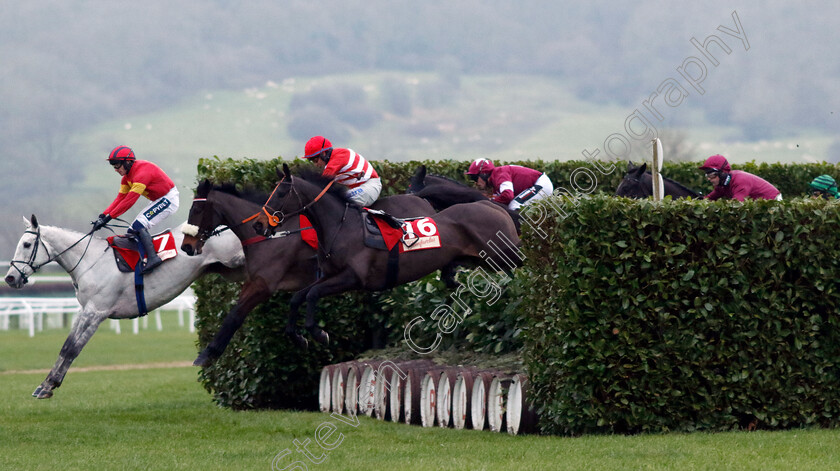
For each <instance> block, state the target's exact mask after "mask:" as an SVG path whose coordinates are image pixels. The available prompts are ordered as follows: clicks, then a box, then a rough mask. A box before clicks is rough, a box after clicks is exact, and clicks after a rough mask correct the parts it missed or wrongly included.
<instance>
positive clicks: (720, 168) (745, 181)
mask: <svg viewBox="0 0 840 471" xmlns="http://www.w3.org/2000/svg"><path fill="white" fill-rule="evenodd" d="M699 168H700V170H704V171H705V172H706V178H708V179H709V182H711V184H712V185H713V186H714V189H713V190H712V192H711V193H709V194H708V195H706V196H705V197H704V198H705V199H709V200H717V199H720V198H728V199H735V200H738V201H744V200H745V199H747V198H750V199H756V200H757V199H764V200H781V199H782V194H781V193H780V192H779V190H778V189H776V187H775V186H773V185H771V184H770V183H769V182H768V181H767V180H765V179H763V178H761V177H759V176H756V175H753V174H751V173H749V172H744V171H742V170H732V168H731V167H730V166H729V162H727V161H726V157H724V156H722V155H713V156H711V157H709V158H708V159H706V161H705V162H703V165H701V166H700V167H699Z"/></svg>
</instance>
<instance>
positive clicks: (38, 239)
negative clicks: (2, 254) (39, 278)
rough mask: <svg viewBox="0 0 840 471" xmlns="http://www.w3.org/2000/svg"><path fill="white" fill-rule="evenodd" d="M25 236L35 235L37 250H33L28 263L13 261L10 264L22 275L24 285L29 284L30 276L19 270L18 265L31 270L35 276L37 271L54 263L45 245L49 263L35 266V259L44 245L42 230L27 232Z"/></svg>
mask: <svg viewBox="0 0 840 471" xmlns="http://www.w3.org/2000/svg"><path fill="white" fill-rule="evenodd" d="M25 234H35V248H34V249H32V252H31V253H30V254H29V260H26V261H24V260H12V261H11V262H9V265H10V266H11V267H12V268H14V269H15V270H17V271H18V273H20V277H21V279H22V280H23V282H24V283H28V282H29V275H27V274H26V273H24V272H23V270H22V269H21V268H18V265H23V266H24V267H29V268H31V269H32V273H33V274H34V273H35V271H37V270H38V269H39V268H41V267H42V266H44V265H46V264H47V263H50V262H51V261H52V258H51V257H50V256H49V254H50V251H49V249H47V246H46V245H44V250H45V251H46V252H47V261H46V262H45V263H42V264H40V265H38V266H35V257H37V256H38V248H39V247H40V246H41V245H42V242H41V231H40V230H37V231H33V230H27V231H26V232H25Z"/></svg>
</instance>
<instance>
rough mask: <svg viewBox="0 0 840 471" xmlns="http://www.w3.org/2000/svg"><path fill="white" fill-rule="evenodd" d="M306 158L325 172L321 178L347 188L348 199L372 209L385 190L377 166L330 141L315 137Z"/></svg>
mask: <svg viewBox="0 0 840 471" xmlns="http://www.w3.org/2000/svg"><path fill="white" fill-rule="evenodd" d="M303 157H304V158H305V159H308V160H309V161H310V162H313V163H314V164H315V165H317V166H318V167H320V168H322V169H324V170H323V172H322V173H321V175H323V176H324V177H327V178H332V179H333V180H334V181H335V182H336V183H341V184H342V185H345V186H346V187H347V197H348V198H350V199H351V200H352V201H354V202H356V203H358V204H359V205H360V206H370V205H372V204H373V203H374V202H375V201H376V199H377V198H379V193H380V192H381V191H382V181H381V180H380V179H379V175H378V174H377V173H376V169H374V168H373V165H371V164H370V162H368V161H367V159H365V158H364V157H362V155H361V154H358V153H356V152H355V151H353V150H351V149H342V148H339V147H336V148H333V146H332V143H331V142H330V141H329V140H327V138H325V137H322V136H315V137H313V138H311V139H309V141H307V143H306V147H305V149H304V155H303Z"/></svg>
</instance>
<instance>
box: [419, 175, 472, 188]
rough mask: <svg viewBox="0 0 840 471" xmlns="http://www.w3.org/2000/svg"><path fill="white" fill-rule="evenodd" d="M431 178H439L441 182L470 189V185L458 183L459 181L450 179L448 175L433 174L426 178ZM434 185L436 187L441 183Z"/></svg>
mask: <svg viewBox="0 0 840 471" xmlns="http://www.w3.org/2000/svg"><path fill="white" fill-rule="evenodd" d="M429 177H433V178H439V179H441V180H446V181H448V182H450V183H454V184H457V185H461V186H464V187H467V188H469V185H467V184H466V183H464V182H460V181H458V180H455V179H454V178H449V177H447V176H446V175H438V174H436V173H432V174H428V175H426V178H429ZM427 184H428V183H427ZM432 184H433V185H436V184H439V183H432Z"/></svg>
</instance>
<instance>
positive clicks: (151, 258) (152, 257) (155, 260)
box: [137, 227, 163, 274]
mask: <svg viewBox="0 0 840 471" xmlns="http://www.w3.org/2000/svg"><path fill="white" fill-rule="evenodd" d="M137 236H138V237H139V238H140V243H141V244H143V248H144V249H145V250H146V265H145V266H144V267H143V274H146V273H149V272H151V271H152V270H154V269H155V267H157V266H158V265H160V264H161V263H163V260H161V259H160V257H158V254H157V251H156V250H155V244H154V242H152V236H151V234H149V231H148V229H146V228H145V227H144V228H142V229H140V231H139V232H138V233H137Z"/></svg>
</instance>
